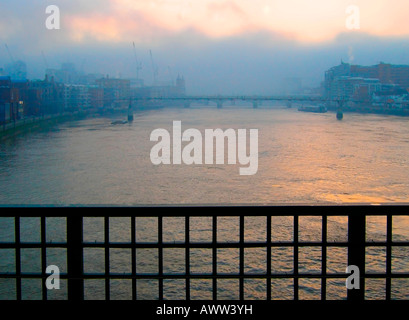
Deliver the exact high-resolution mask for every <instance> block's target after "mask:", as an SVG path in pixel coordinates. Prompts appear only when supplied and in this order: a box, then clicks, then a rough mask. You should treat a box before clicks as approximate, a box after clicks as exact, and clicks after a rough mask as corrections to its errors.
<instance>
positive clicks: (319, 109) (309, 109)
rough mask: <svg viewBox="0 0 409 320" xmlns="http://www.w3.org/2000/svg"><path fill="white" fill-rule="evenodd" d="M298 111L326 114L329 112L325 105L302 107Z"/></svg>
mask: <svg viewBox="0 0 409 320" xmlns="http://www.w3.org/2000/svg"><path fill="white" fill-rule="evenodd" d="M298 111H303V112H315V113H325V112H327V111H328V109H327V107H325V106H324V105H322V104H320V105H319V106H301V107H299V108H298Z"/></svg>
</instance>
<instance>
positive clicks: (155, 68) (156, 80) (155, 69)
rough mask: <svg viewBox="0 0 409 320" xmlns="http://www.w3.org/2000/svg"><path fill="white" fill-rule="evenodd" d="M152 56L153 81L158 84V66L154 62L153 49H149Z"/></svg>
mask: <svg viewBox="0 0 409 320" xmlns="http://www.w3.org/2000/svg"><path fill="white" fill-rule="evenodd" d="M149 53H150V56H151V63H152V70H153V83H154V84H157V82H158V67H157V66H156V65H155V64H154V62H153V56H152V50H149Z"/></svg>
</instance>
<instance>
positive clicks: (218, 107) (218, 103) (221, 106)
mask: <svg viewBox="0 0 409 320" xmlns="http://www.w3.org/2000/svg"><path fill="white" fill-rule="evenodd" d="M221 108H223V102H222V101H221V100H219V101H217V109H221Z"/></svg>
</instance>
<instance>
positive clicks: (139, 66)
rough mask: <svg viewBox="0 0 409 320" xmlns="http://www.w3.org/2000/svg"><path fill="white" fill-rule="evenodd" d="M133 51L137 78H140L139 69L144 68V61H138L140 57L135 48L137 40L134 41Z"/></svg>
mask: <svg viewBox="0 0 409 320" xmlns="http://www.w3.org/2000/svg"><path fill="white" fill-rule="evenodd" d="M133 53H134V56H135V63H136V80H139V71H141V70H142V63H141V62H139V63H138V58H137V57H136V48H135V42H133Z"/></svg>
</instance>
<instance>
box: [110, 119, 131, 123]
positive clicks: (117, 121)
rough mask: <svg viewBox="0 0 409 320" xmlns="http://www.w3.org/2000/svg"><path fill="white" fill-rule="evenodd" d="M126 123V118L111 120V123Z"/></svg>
mask: <svg viewBox="0 0 409 320" xmlns="http://www.w3.org/2000/svg"><path fill="white" fill-rule="evenodd" d="M125 123H128V121H126V120H116V121H112V122H111V124H125Z"/></svg>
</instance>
